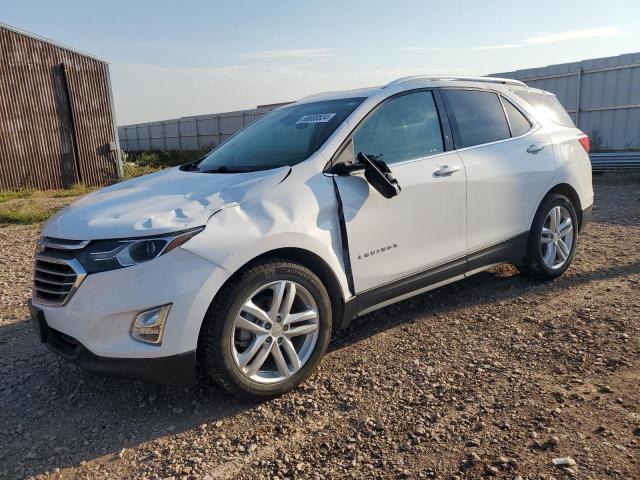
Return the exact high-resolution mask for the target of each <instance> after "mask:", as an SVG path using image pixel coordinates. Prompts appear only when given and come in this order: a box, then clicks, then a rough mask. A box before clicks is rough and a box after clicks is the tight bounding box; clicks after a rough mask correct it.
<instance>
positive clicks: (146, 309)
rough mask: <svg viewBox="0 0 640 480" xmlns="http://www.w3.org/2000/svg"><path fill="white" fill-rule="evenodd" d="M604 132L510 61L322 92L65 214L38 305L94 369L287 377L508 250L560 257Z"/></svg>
mask: <svg viewBox="0 0 640 480" xmlns="http://www.w3.org/2000/svg"><path fill="white" fill-rule="evenodd" d="M588 149H589V140H588V138H587V137H586V136H585V135H584V134H583V133H582V132H581V131H580V130H578V129H576V128H575V126H574V125H573V122H572V121H571V118H570V117H569V116H568V115H567V113H566V111H565V110H564V109H563V108H562V107H561V106H560V104H559V103H558V101H557V100H556V98H555V97H554V96H553V95H552V94H549V93H547V92H544V91H540V90H534V89H531V88H527V87H526V85H524V84H523V83H521V82H518V81H514V80H508V79H498V78H441V77H439V78H433V77H422V76H419V77H410V78H402V79H399V80H396V81H394V82H391V83H390V84H388V85H386V86H384V87H377V88H367V89H362V90H354V91H348V92H338V93H326V94H320V95H314V96H311V97H308V98H305V99H303V100H301V101H299V102H296V103H294V104H291V105H288V106H285V107H283V108H280V109H278V110H276V111H274V112H272V113H270V114H268V115H267V116H265V117H264V118H262V119H260V120H259V121H257V122H255V123H253V124H252V125H250V126H249V127H247V128H245V129H244V130H242V131H241V132H239V133H238V134H236V135H235V136H234V137H233V138H231V139H230V140H229V141H227V142H226V143H224V144H223V145H221V146H219V147H218V148H216V149H215V150H213V151H212V152H211V153H209V154H207V155H206V156H205V157H203V158H202V159H200V160H198V161H196V162H193V163H191V164H188V165H184V166H182V167H180V168H172V169H167V170H163V171H161V172H158V173H154V174H152V175H147V176H145V177H141V178H137V179H134V180H129V181H126V182H122V183H120V184H117V185H113V186H111V187H108V188H105V189H102V190H100V191H97V192H95V193H92V194H90V195H88V196H86V197H84V198H83V199H81V200H80V201H78V202H76V203H75V204H73V205H71V206H69V207H67V208H65V209H64V210H62V211H61V212H60V213H59V214H57V215H56V216H55V217H53V218H52V219H51V220H49V221H48V222H47V223H46V224H45V225H44V227H43V231H42V237H41V239H40V241H39V244H38V250H37V253H36V261H35V276H34V288H33V299H32V301H31V305H30V308H31V315H32V319H33V324H34V326H35V328H36V330H37V331H38V332H39V335H40V337H41V339H42V341H43V342H46V343H47V344H48V346H49V347H50V348H52V349H53V350H54V351H56V352H57V353H59V354H60V355H62V356H64V357H66V358H68V359H70V360H72V361H74V362H75V363H77V364H78V365H80V366H81V367H82V368H85V369H86V370H89V371H93V372H97V373H103V374H112V375H124V376H135V377H141V378H147V379H152V380H156V381H168V382H173V383H177V384H181V385H188V384H191V383H193V382H194V381H195V379H196V378H197V377H196V371H197V370H199V371H201V372H202V373H203V374H205V375H207V376H209V377H211V378H212V379H213V380H215V381H216V382H218V383H219V384H221V385H223V386H224V387H225V388H227V389H228V390H230V391H231V392H233V393H236V394H239V395H243V396H247V397H253V398H262V397H268V396H273V395H277V394H280V393H282V392H285V391H287V390H290V389H291V388H293V387H294V386H296V385H298V384H299V383H300V382H302V381H303V380H304V379H305V378H307V377H308V376H309V375H310V374H311V373H312V372H313V371H314V369H315V368H316V367H317V366H318V363H319V362H320V360H321V357H322V355H323V354H324V352H325V350H326V348H327V344H328V342H329V338H330V336H331V332H332V331H334V330H337V329H340V328H343V327H344V326H345V325H347V324H348V323H349V321H350V320H352V319H353V318H354V317H356V316H358V315H362V314H365V313H367V312H371V311H373V310H375V309H378V308H381V307H384V306H385V305H389V304H390V303H393V302H397V301H399V300H402V299H405V298H407V297H410V296H412V295H416V294H419V293H421V292H425V291H427V290H429V289H433V288H436V287H438V286H441V285H444V284H446V283H450V282H453V281H456V280H459V279H462V278H465V277H467V276H469V275H472V274H474V273H477V272H480V271H482V270H485V269H487V268H491V267H493V266H495V265H499V264H503V263H514V264H516V265H517V266H518V267H519V268H521V269H522V270H523V271H526V272H528V273H529V274H531V275H533V276H534V277H536V278H540V279H543V280H548V279H553V278H555V277H557V276H558V275H561V274H562V273H563V272H564V271H565V270H566V269H567V268H568V267H569V265H570V263H571V260H572V258H573V255H574V252H575V248H576V240H577V236H578V232H579V231H580V229H581V228H582V227H583V226H584V225H585V223H586V221H587V217H588V215H589V213H590V210H591V206H592V203H593V190H592V185H591V165H590V162H589V157H588V155H587V152H588Z"/></svg>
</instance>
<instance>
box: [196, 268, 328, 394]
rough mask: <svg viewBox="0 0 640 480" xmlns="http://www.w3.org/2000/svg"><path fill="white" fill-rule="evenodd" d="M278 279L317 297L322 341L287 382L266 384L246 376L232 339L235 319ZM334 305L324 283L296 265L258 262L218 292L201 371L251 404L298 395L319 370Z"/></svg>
mask: <svg viewBox="0 0 640 480" xmlns="http://www.w3.org/2000/svg"><path fill="white" fill-rule="evenodd" d="M277 280H290V281H294V282H297V283H298V284H300V285H302V286H303V287H305V288H306V289H307V291H308V292H309V293H310V294H311V295H312V296H313V299H314V300H315V302H316V305H317V307H318V317H319V318H318V323H319V327H318V337H317V341H316V344H315V348H314V350H313V353H311V355H310V357H309V358H308V360H307V362H306V363H305V364H304V365H303V366H302V367H301V368H300V370H298V371H297V372H296V373H294V374H292V375H291V376H290V377H288V378H287V379H286V380H283V381H282V382H279V383H275V384H264V383H259V382H255V381H253V380H251V379H250V378H248V377H247V376H245V375H244V374H243V373H242V372H241V371H240V368H239V367H238V366H237V365H236V364H235V362H234V360H233V353H232V346H231V343H232V342H231V336H232V335H234V332H233V324H234V319H235V317H236V315H237V312H238V311H239V309H240V307H241V306H242V304H243V303H244V301H245V300H246V299H247V298H248V297H249V296H250V295H251V293H252V292H254V291H255V290H256V289H258V288H260V287H261V286H262V285H266V284H268V283H270V282H273V281H277ZM331 328H332V312H331V301H330V299H329V295H328V293H327V290H326V288H325V287H324V285H323V284H322V282H321V281H320V279H319V278H318V277H317V276H316V275H315V274H314V273H313V272H312V271H311V270H309V269H308V268H306V267H304V266H302V265H299V264H297V263H295V262H291V261H288V260H283V259H279V258H270V259H265V260H263V261H260V262H258V263H255V264H253V265H251V266H249V267H248V268H246V269H245V270H244V271H242V272H240V273H239V274H237V275H236V276H235V277H234V278H233V279H231V280H230V281H229V282H228V283H227V284H226V285H225V286H224V287H223V288H222V289H221V291H220V292H219V293H218V295H217V296H216V299H215V300H214V302H213V303H212V305H211V307H209V310H208V312H207V316H206V318H205V322H204V325H203V332H202V335H201V339H200V345H199V353H200V355H201V356H200V367H201V370H202V371H203V373H205V374H206V375H207V376H208V377H209V378H210V379H212V380H213V381H214V382H216V383H217V384H219V385H220V386H222V387H223V388H224V389H225V390H227V391H228V392H230V393H232V394H234V395H236V396H239V397H242V398H246V399H250V400H263V399H268V398H271V397H275V396H277V395H281V394H283V393H285V392H287V391H289V390H292V389H293V388H295V387H296V386H298V385H299V384H301V383H302V382H303V381H304V380H306V379H307V378H308V377H309V376H310V375H311V374H312V373H313V372H314V371H315V369H316V368H317V366H318V364H319V363H320V361H321V359H322V357H323V355H324V353H325V352H326V349H327V346H328V344H329V339H330V337H331Z"/></svg>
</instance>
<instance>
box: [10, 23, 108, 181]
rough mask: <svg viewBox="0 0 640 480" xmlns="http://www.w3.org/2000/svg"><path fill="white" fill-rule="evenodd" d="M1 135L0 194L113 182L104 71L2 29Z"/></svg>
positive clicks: (83, 57)
mask: <svg viewBox="0 0 640 480" xmlns="http://www.w3.org/2000/svg"><path fill="white" fill-rule="evenodd" d="M0 132H1V133H0V190H4V189H17V188H25V187H29V188H37V189H56V188H63V187H68V186H70V185H72V184H74V183H77V182H78V183H83V184H85V185H88V186H98V185H105V184H107V183H110V182H113V181H115V180H116V179H117V178H118V170H119V167H120V164H119V156H118V150H117V138H116V132H115V125H114V122H113V110H112V108H111V90H110V84H109V66H108V64H107V63H106V62H104V61H102V60H98V59H95V58H92V57H90V56H88V55H85V54H82V53H78V52H75V51H72V50H70V49H68V48H66V47H63V46H60V45H57V44H55V43H52V42H50V41H48V40H44V39H41V38H38V37H36V36H34V35H32V34H28V33H26V32H21V31H18V30H16V29H14V28H13V27H9V26H8V25H4V24H0Z"/></svg>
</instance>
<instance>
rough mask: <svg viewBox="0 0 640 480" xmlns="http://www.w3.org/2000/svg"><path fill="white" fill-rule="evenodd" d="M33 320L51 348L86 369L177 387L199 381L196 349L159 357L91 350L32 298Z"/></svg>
mask: <svg viewBox="0 0 640 480" xmlns="http://www.w3.org/2000/svg"><path fill="white" fill-rule="evenodd" d="M29 311H30V313H31V322H32V324H33V326H34V329H35V330H36V332H37V333H38V336H39V337H40V340H41V341H42V342H43V343H45V344H46V345H47V347H49V349H50V350H51V351H52V352H54V353H56V354H58V355H60V356H61V357H63V358H64V359H66V360H69V361H70V362H73V363H75V364H76V365H78V366H79V367H80V368H82V369H83V370H86V371H87V372H90V373H94V374H97V375H104V376H110V377H128V378H137V379H142V380H150V381H153V382H158V383H168V384H171V385H175V386H177V387H191V386H193V385H195V384H196V382H197V376H196V351H195V350H193V351H190V352H185V353H181V354H178V355H171V356H168V357H157V358H113V357H101V356H99V355H95V354H93V353H91V352H90V351H89V350H88V349H87V348H86V347H85V346H84V345H82V344H81V343H80V342H78V341H77V340H76V339H75V338H73V337H71V336H69V335H66V334H64V333H62V332H59V331H58V330H55V329H53V328H51V327H49V325H48V324H47V321H46V318H45V316H44V313H43V312H42V310H40V309H39V308H36V307H34V306H33V304H32V303H31V300H29Z"/></svg>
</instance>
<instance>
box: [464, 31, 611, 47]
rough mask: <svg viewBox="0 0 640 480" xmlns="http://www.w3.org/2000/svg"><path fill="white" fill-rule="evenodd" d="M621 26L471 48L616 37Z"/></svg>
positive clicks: (551, 34)
mask: <svg viewBox="0 0 640 480" xmlns="http://www.w3.org/2000/svg"><path fill="white" fill-rule="evenodd" d="M622 33H623V31H622V28H621V27H598V28H583V29H579V30H568V31H566V32H559V33H548V32H544V33H541V34H539V35H536V36H535V37H530V38H527V39H526V40H523V41H521V42H518V43H508V44H503V45H488V46H482V47H473V48H471V50H503V49H511V48H522V47H531V46H534V45H544V44H549V43H558V42H566V41H570V40H581V39H586V38H601V37H614V36H616V35H620V34H622Z"/></svg>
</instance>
